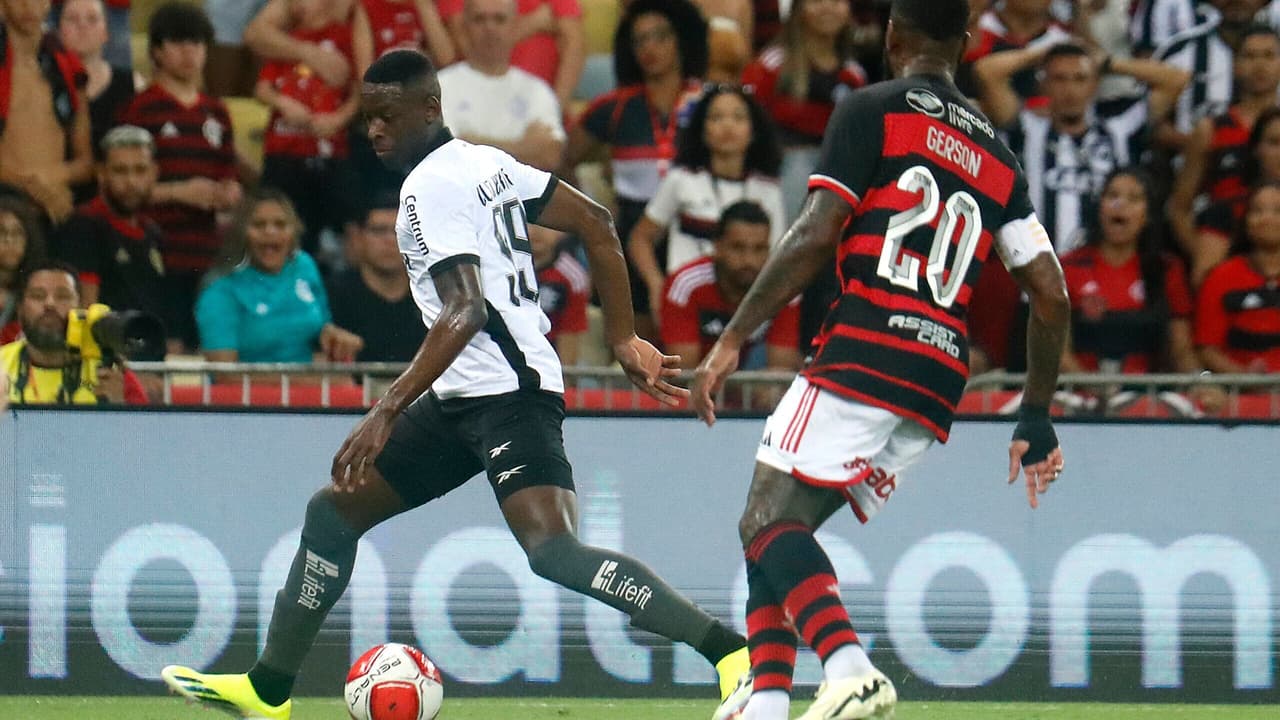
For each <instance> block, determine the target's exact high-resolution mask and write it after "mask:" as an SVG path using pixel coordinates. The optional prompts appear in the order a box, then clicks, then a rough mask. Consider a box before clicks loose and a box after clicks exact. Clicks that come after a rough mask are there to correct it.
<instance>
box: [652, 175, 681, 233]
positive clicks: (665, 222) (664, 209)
mask: <svg viewBox="0 0 1280 720" xmlns="http://www.w3.org/2000/svg"><path fill="white" fill-rule="evenodd" d="M687 177H689V174H688V172H687V171H686V170H685V169H684V168H682V167H677V168H675V169H673V170H672V171H671V172H669V173H667V176H666V177H664V178H662V182H661V183H659V184H658V191H657V192H656V193H654V194H653V197H652V198H650V199H649V203H648V204H647V205H645V206H644V216H645V217H647V218H649V220H651V221H652V222H653V224H654V225H657V226H658V227H660V228H662V229H663V230H666V229H667V228H669V227H670V226H671V223H672V222H673V221H674V220H675V219H676V214H677V213H678V212H679V211H680V195H681V192H680V190H681V186H682V185H683V184H684V183H683V180H684V179H685V178H687Z"/></svg>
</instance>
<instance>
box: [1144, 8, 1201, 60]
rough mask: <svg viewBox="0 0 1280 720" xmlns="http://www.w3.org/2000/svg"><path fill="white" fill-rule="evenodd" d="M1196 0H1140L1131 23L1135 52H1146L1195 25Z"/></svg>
mask: <svg viewBox="0 0 1280 720" xmlns="http://www.w3.org/2000/svg"><path fill="white" fill-rule="evenodd" d="M1197 24H1198V23H1197V21H1196V0H1139V2H1138V4H1137V6H1136V7H1135V8H1134V11H1133V21H1132V23H1131V24H1130V25H1129V38H1130V40H1132V46H1133V53H1134V55H1139V56H1145V55H1149V54H1151V53H1152V52H1154V51H1155V49H1156V48H1158V47H1160V46H1161V45H1163V44H1165V43H1166V42H1168V41H1169V39H1170V38H1172V37H1173V36H1174V35H1177V34H1178V33H1180V32H1182V31H1184V30H1187V29H1189V28H1191V27H1193V26H1195V25H1197Z"/></svg>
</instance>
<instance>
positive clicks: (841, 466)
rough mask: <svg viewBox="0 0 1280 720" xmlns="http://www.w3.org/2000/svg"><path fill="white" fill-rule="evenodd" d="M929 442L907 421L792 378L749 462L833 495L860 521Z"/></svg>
mask: <svg viewBox="0 0 1280 720" xmlns="http://www.w3.org/2000/svg"><path fill="white" fill-rule="evenodd" d="M935 439H936V437H935V435H934V434H933V433H932V432H930V431H929V430H927V429H925V427H924V426H923V425H921V424H919V423H917V422H915V421H914V420H908V419H906V418H904V417H902V416H900V415H896V414H894V413H893V412H890V411H889V410H885V409H883V408H878V407H874V406H871V405H865V404H863V403H860V402H856V401H854V400H849V399H847V398H844V397H841V396H839V395H836V394H835V393H833V392H830V391H828V390H823V389H821V388H819V387H818V386H817V385H814V384H813V383H811V382H809V380H808V378H806V377H804V376H803V375H800V376H797V377H796V379H795V381H794V382H792V383H791V387H790V388H789V389H788V390H787V394H786V395H784V396H783V397H782V400H781V401H780V402H779V403H778V407H777V409H775V410H774V411H773V414H772V415H770V416H769V420H768V421H767V422H766V423H765V428H764V437H763V438H761V440H760V447H759V449H758V450H756V462H760V463H764V464H765V465H768V466H769V467H772V468H776V469H778V470H781V471H782V472H784V473H788V474H790V475H791V476H792V477H794V478H795V479H797V480H799V481H801V482H803V483H806V484H808V485H814V486H817V487H823V488H830V489H832V490H837V491H839V492H840V493H841V494H843V495H844V496H845V497H846V498H848V500H849V505H850V507H852V508H853V512H854V514H855V515H857V516H858V520H860V521H862V522H864V523H865V522H867V521H868V520H870V519H871V518H872V517H873V516H874V515H875V514H876V513H877V512H879V511H880V508H882V507H884V505H885V503H887V502H888V501H889V497H890V496H891V495H892V494H893V491H894V490H895V489H897V487H898V485H899V484H901V482H902V480H901V478H900V474H901V473H902V471H903V470H906V469H907V468H908V467H911V465H913V464H915V462H916V461H917V460H919V459H920V456H921V455H923V454H924V451H925V450H928V449H929V447H930V446H931V445H933V441H934V440H935Z"/></svg>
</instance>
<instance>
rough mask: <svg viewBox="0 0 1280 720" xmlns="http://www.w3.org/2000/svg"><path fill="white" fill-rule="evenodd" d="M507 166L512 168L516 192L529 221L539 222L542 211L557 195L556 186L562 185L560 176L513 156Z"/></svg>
mask: <svg viewBox="0 0 1280 720" xmlns="http://www.w3.org/2000/svg"><path fill="white" fill-rule="evenodd" d="M507 167H508V168H509V170H510V175H511V179H512V180H513V181H514V182H515V190H516V193H517V194H518V195H519V196H520V200H521V201H522V202H523V203H524V215H525V219H527V220H528V221H529V222H537V221H538V217H539V216H540V215H542V211H543V210H544V209H545V208H546V207H547V204H548V203H550V202H551V196H552V195H555V193H556V188H557V187H559V186H560V178H558V177H556V176H555V175H552V174H551V173H549V172H547V171H546V170H539V169H538V168H536V167H533V166H532V165H525V164H524V163H522V162H520V161H518V160H516V159H515V158H511V163H510V164H509V165H507Z"/></svg>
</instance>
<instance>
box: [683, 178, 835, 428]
mask: <svg viewBox="0 0 1280 720" xmlns="http://www.w3.org/2000/svg"><path fill="white" fill-rule="evenodd" d="M852 212H853V208H852V207H850V206H849V203H848V202H846V201H845V200H844V199H842V198H841V197H840V196H839V195H836V194H835V193H834V192H831V191H830V190H825V189H817V190H814V191H813V192H811V193H809V196H808V198H807V199H806V200H805V204H804V209H803V210H801V211H800V217H798V218H796V221H795V223H794V224H793V225H792V226H791V228H790V229H789V230H787V232H786V234H785V235H783V236H782V240H781V241H780V242H779V244H778V248H777V249H776V250H774V251H773V253H772V254H771V255H770V256H769V260H768V262H766V263H765V266H764V269H763V270H761V271H760V277H758V278H756V281H755V284H753V285H752V286H751V289H750V290H749V291H747V296H746V297H745V298H743V300H742V304H741V305H739V306H738V310H737V312H735V313H734V314H733V319H732V320H730V321H729V325H728V327H726V328H725V331H724V333H723V334H721V335H720V339H719V340H717V341H716V344H715V345H714V346H712V348H711V351H710V352H708V353H707V356H706V357H705V358H703V360H702V364H701V365H699V366H698V370H697V372H696V373H695V374H694V379H693V388H692V393H693V409H694V412H696V413H697V414H698V417H699V418H701V419H702V421H703V422H705V423H706V424H707V425H714V424H715V421H716V412H715V400H714V399H713V398H714V396H715V395H716V393H718V392H720V387H721V386H722V385H723V384H724V381H725V378H727V377H729V375H731V374H732V373H733V371H734V370H736V369H737V368H738V351H739V350H740V349H741V347H742V344H743V343H744V342H746V341H747V338H749V337H751V334H752V333H754V332H755V331H756V330H757V329H759V327H760V326H761V325H763V324H764V323H765V322H767V321H768V320H770V319H771V318H773V317H774V316H775V315H777V314H778V312H779V311H780V310H782V308H783V307H784V306H785V305H786V304H787V303H789V302H791V301H792V300H793V299H795V297H796V295H799V294H800V293H801V292H802V291H803V290H804V289H805V288H806V287H808V286H809V284H810V283H812V282H813V279H814V278H816V277H817V276H818V273H819V272H821V270H822V268H824V267H826V265H827V262H828V261H829V260H830V259H831V257H832V254H833V253H834V252H835V247H836V242H837V241H838V239H839V237H840V229H841V228H842V227H844V224H845V222H846V221H847V220H848V219H849V215H850V214H851V213H852Z"/></svg>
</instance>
